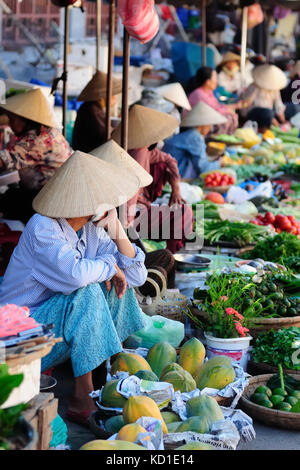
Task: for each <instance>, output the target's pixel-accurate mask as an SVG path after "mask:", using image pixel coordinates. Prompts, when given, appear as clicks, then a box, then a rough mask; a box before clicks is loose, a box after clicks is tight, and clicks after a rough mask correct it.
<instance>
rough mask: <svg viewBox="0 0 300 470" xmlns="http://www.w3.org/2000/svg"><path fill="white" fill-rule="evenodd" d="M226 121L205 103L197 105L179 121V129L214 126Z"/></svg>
mask: <svg viewBox="0 0 300 470" xmlns="http://www.w3.org/2000/svg"><path fill="white" fill-rule="evenodd" d="M225 122H227V119H226V118H225V116H222V114H220V113H218V112H217V111H215V110H214V109H213V108H212V107H211V106H208V104H206V103H202V102H199V103H197V104H196V105H195V106H194V107H193V109H192V111H190V112H189V113H188V114H187V115H186V116H185V117H184V118H183V120H182V121H181V124H180V126H181V127H198V126H209V125H210V126H214V125H217V124H225Z"/></svg>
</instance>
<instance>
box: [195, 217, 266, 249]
mask: <svg viewBox="0 0 300 470" xmlns="http://www.w3.org/2000/svg"><path fill="white" fill-rule="evenodd" d="M268 233H269V230H268V227H264V226H259V225H254V224H250V223H245V222H229V221H228V220H220V221H219V220H205V221H204V239H205V240H207V241H209V242H210V243H212V244H213V243H218V242H233V243H235V244H236V245H237V246H240V247H242V246H246V245H250V244H252V243H256V242H259V241H260V240H261V239H263V238H266V237H267V236H268Z"/></svg>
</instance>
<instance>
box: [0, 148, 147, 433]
mask: <svg viewBox="0 0 300 470" xmlns="http://www.w3.org/2000/svg"><path fill="white" fill-rule="evenodd" d="M138 187H139V181H138V179H137V177H136V176H134V175H131V174H130V173H129V172H128V171H126V169H124V168H119V169H118V168H116V167H115V166H113V165H111V164H109V163H106V162H103V161H101V160H100V159H98V158H95V157H93V156H91V155H88V154H84V153H82V152H75V153H73V155H72V156H71V157H70V158H69V159H68V160H67V162H66V163H65V164H64V165H63V166H62V167H61V168H60V169H59V170H58V171H57V173H56V174H55V175H54V177H53V178H51V180H50V181H49V182H48V183H47V184H46V185H45V187H44V188H43V189H42V190H41V191H40V193H39V194H38V195H37V197H36V198H35V199H34V201H33V205H34V208H35V210H36V212H37V214H35V215H34V216H33V217H32V218H31V219H30V221H29V222H28V224H27V225H26V227H25V230H24V232H23V234H22V236H21V238H20V241H19V244H18V245H17V247H16V248H15V250H14V253H13V255H12V257H11V260H10V263H9V265H8V268H7V270H6V273H5V276H4V280H3V282H2V284H1V287H0V303H1V304H6V303H13V304H16V305H20V306H22V305H26V306H28V307H29V309H30V314H31V316H32V317H33V318H34V319H35V320H36V321H37V322H39V323H42V324H51V323H53V324H54V330H53V331H54V333H55V336H56V337H61V338H63V341H62V342H61V343H57V344H56V345H55V346H54V347H53V349H52V350H51V352H50V353H49V354H48V355H47V356H45V357H44V358H43V359H42V371H44V370H46V369H48V368H50V367H53V366H55V365H57V364H60V363H62V362H64V361H66V360H67V359H68V358H71V362H72V367H73V372H74V377H75V390H74V394H73V396H72V399H71V401H70V403H69V409H68V412H67V418H68V419H70V420H73V421H76V422H78V423H81V424H85V423H86V420H87V417H88V416H89V414H90V412H91V410H94V409H95V405H94V402H93V400H92V399H91V398H90V397H89V393H91V392H92V391H93V390H94V386H93V381H92V371H93V370H94V369H95V368H97V367H98V366H100V364H102V363H103V362H104V361H105V360H106V359H108V358H110V357H111V356H112V355H114V354H116V353H118V352H120V351H122V342H123V341H124V340H125V339H126V338H127V337H128V336H129V335H131V334H133V333H134V332H136V331H138V330H140V329H142V328H144V326H145V320H144V314H143V313H142V311H141V309H140V308H139V306H138V303H137V301H136V298H135V295H134V291H133V289H132V287H135V286H140V285H141V284H143V283H144V282H145V280H146V276H147V271H146V268H145V266H144V253H142V252H141V250H140V249H139V248H137V247H135V246H134V245H132V244H131V243H130V242H129V240H128V238H127V236H126V234H125V232H124V230H123V228H122V226H121V224H120V222H119V220H118V218H117V215H116V210H115V209H114V208H115V207H116V206H117V205H118V204H119V203H120V200H122V201H123V202H124V201H125V202H126V200H127V199H128V198H130V197H132V196H133V195H134V194H135V193H136V191H137V190H138ZM106 211H108V215H107V216H106V218H105V219H104V220H101V219H100V221H98V220H99V216H100V215H102V214H105V212H106ZM93 220H95V221H94V222H93Z"/></svg>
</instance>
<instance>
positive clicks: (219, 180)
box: [204, 172, 235, 188]
mask: <svg viewBox="0 0 300 470" xmlns="http://www.w3.org/2000/svg"><path fill="white" fill-rule="evenodd" d="M204 183H205V186H206V187H207V188H210V187H217V186H228V185H232V184H234V183H235V179H234V178H233V176H230V175H227V174H224V173H223V174H222V173H219V172H215V173H211V174H209V175H207V176H206V177H205V179H204Z"/></svg>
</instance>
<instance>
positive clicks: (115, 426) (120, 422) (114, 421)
mask: <svg viewBox="0 0 300 470" xmlns="http://www.w3.org/2000/svg"><path fill="white" fill-rule="evenodd" d="M123 426H124V419H123V415H118V416H112V417H111V418H108V419H107V420H106V421H105V424H104V427H105V429H106V431H107V432H109V433H111V434H116V433H118V432H119V431H120V429H121V428H122V427H123Z"/></svg>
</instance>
